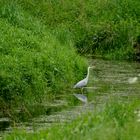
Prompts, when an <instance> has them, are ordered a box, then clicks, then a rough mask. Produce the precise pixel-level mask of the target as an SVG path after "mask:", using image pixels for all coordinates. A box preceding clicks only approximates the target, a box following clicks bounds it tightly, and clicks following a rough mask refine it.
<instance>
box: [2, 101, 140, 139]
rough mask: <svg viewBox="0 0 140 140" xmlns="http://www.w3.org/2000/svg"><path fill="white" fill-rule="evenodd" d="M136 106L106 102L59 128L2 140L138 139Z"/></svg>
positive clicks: (15, 132) (18, 133)
mask: <svg viewBox="0 0 140 140" xmlns="http://www.w3.org/2000/svg"><path fill="white" fill-rule="evenodd" d="M139 107H140V106H139V102H138V101H132V102H131V103H129V104H128V103H125V102H119V101H116V99H115V100H114V101H110V102H108V103H107V104H106V105H105V106H104V107H103V108H102V111H101V110H99V109H96V108H95V109H94V110H93V112H89V113H88V114H86V115H83V116H81V117H80V118H78V119H76V120H74V121H73V122H72V123H71V124H70V123H69V124H60V125H56V126H52V127H51V128H48V129H46V130H42V131H39V132H38V131H37V132H35V133H27V132H25V131H18V130H15V131H14V132H13V133H12V134H10V135H7V136H5V137H4V139H5V140H14V139H19V140H22V139H26V140H28V139H33V140H39V139H44V140H45V139H51V140H56V139H57V140H63V139H67V140H77V139H81V140H87V139H89V140H92V139H103V140H108V139H110V140H116V139H121V140H129V139H130V140H132V139H139V138H140V134H139V129H140V123H139V122H138V120H139V119H140V118H139V112H136V111H138V110H139Z"/></svg>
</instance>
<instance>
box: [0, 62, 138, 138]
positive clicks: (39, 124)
mask: <svg viewBox="0 0 140 140" xmlns="http://www.w3.org/2000/svg"><path fill="white" fill-rule="evenodd" d="M89 64H90V65H95V66H96V67H95V68H94V69H93V70H90V77H89V82H88V86H87V87H89V88H85V89H84V93H83V94H84V95H85V96H86V97H87V99H88V103H87V104H84V103H82V102H81V101H78V102H79V104H78V105H77V106H70V107H69V108H68V109H64V110H62V111H56V112H55V111H54V112H52V113H51V114H50V115H40V116H39V117H37V118H33V119H32V120H30V121H29V122H24V123H18V124H16V127H15V128H16V129H25V130H27V131H28V132H34V131H36V130H37V131H38V130H41V129H45V128H47V127H50V126H51V125H52V124H60V123H64V122H71V121H72V120H74V119H76V118H77V117H78V116H81V115H82V114H85V113H87V112H88V111H94V108H95V107H96V108H97V107H98V108H101V107H102V105H104V104H105V103H106V102H107V101H108V100H109V99H110V98H111V97H115V98H116V99H118V100H120V101H121V100H122V101H126V102H129V101H130V100H134V99H138V100H139V99H140V63H138V62H126V61H123V62H122V61H108V60H101V59H90V60H89ZM83 78H84V77H83ZM79 91H80V90H77V89H75V90H74V91H73V94H74V93H78V94H80V93H79ZM73 94H71V93H70V94H67V96H68V98H69V97H71V96H73ZM73 98H76V97H74V96H73ZM77 100H78V99H77ZM59 101H61V102H62V103H64V104H65V102H63V96H62V98H61V100H60V99H59ZM56 106H57V105H56ZM13 129H14V127H11V126H9V127H7V128H6V129H5V130H4V131H1V132H0V135H3V134H4V133H10V132H11V130H13Z"/></svg>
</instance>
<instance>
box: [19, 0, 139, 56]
mask: <svg viewBox="0 0 140 140" xmlns="http://www.w3.org/2000/svg"><path fill="white" fill-rule="evenodd" d="M18 3H19V4H20V6H22V8H23V9H24V10H26V11H27V12H28V13H30V14H31V15H33V16H35V17H36V18H38V19H40V20H41V22H42V23H44V24H45V25H46V26H48V27H49V28H51V29H54V28H55V29H56V28H60V27H62V28H63V27H66V28H67V29H68V30H69V31H70V33H71V34H72V35H73V36H72V38H73V39H74V43H75V47H76V48H77V49H78V51H79V52H80V53H83V54H85V53H91V54H94V55H101V56H103V57H106V58H110V59H112V58H113V59H133V58H134V53H135V52H134V49H133V42H134V41H135V40H136V38H137V36H139V34H140V23H139V19H140V14H139V11H140V8H139V5H140V1H139V0H135V1H131V0H125V1H120V0H114V1H112V0H106V1H105V0H103V1H102V0H86V1H85V0H84V1H79V0H72V1H69V0H66V1H63V0H59V1H36V0H32V1H27V0H20V1H19V2H18Z"/></svg>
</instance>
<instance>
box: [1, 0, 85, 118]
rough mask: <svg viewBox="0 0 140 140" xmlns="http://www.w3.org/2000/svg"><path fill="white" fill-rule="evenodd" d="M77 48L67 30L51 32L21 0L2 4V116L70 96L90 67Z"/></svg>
mask: <svg viewBox="0 0 140 140" xmlns="http://www.w3.org/2000/svg"><path fill="white" fill-rule="evenodd" d="M31 11H32V10H31ZM73 46H74V43H73V40H72V38H71V34H70V33H69V31H68V30H67V29H65V28H62V29H60V28H56V29H54V30H50V29H49V27H47V26H46V25H45V24H44V23H42V22H41V20H40V19H39V18H37V17H35V16H34V15H32V14H30V13H29V12H28V11H26V10H25V9H24V8H23V7H22V5H20V4H19V3H18V2H17V1H9V0H8V1H0V64H1V65H0V101H1V103H0V111H1V113H0V116H8V117H11V116H12V115H13V110H11V108H14V107H15V108H16V109H18V110H20V109H21V110H22V109H23V111H24V108H26V106H31V105H33V104H36V103H43V102H47V103H48V102H50V101H51V100H52V99H54V97H55V96H56V95H59V94H63V93H65V92H67V94H68V93H70V89H71V88H72V86H73V84H74V83H75V82H76V81H77V79H80V78H81V77H82V76H83V74H84V73H85V72H86V67H87V62H86V60H85V59H84V58H82V57H80V56H78V55H77V54H76V51H75V49H74V47H73ZM30 110H31V109H30Z"/></svg>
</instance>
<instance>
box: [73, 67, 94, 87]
mask: <svg viewBox="0 0 140 140" xmlns="http://www.w3.org/2000/svg"><path fill="white" fill-rule="evenodd" d="M94 67H95V66H92V67H88V71H87V76H86V78H84V79H83V80H81V81H79V82H78V83H77V84H75V85H74V87H73V88H83V87H85V86H86V85H87V83H88V79H89V70H90V68H94Z"/></svg>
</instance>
